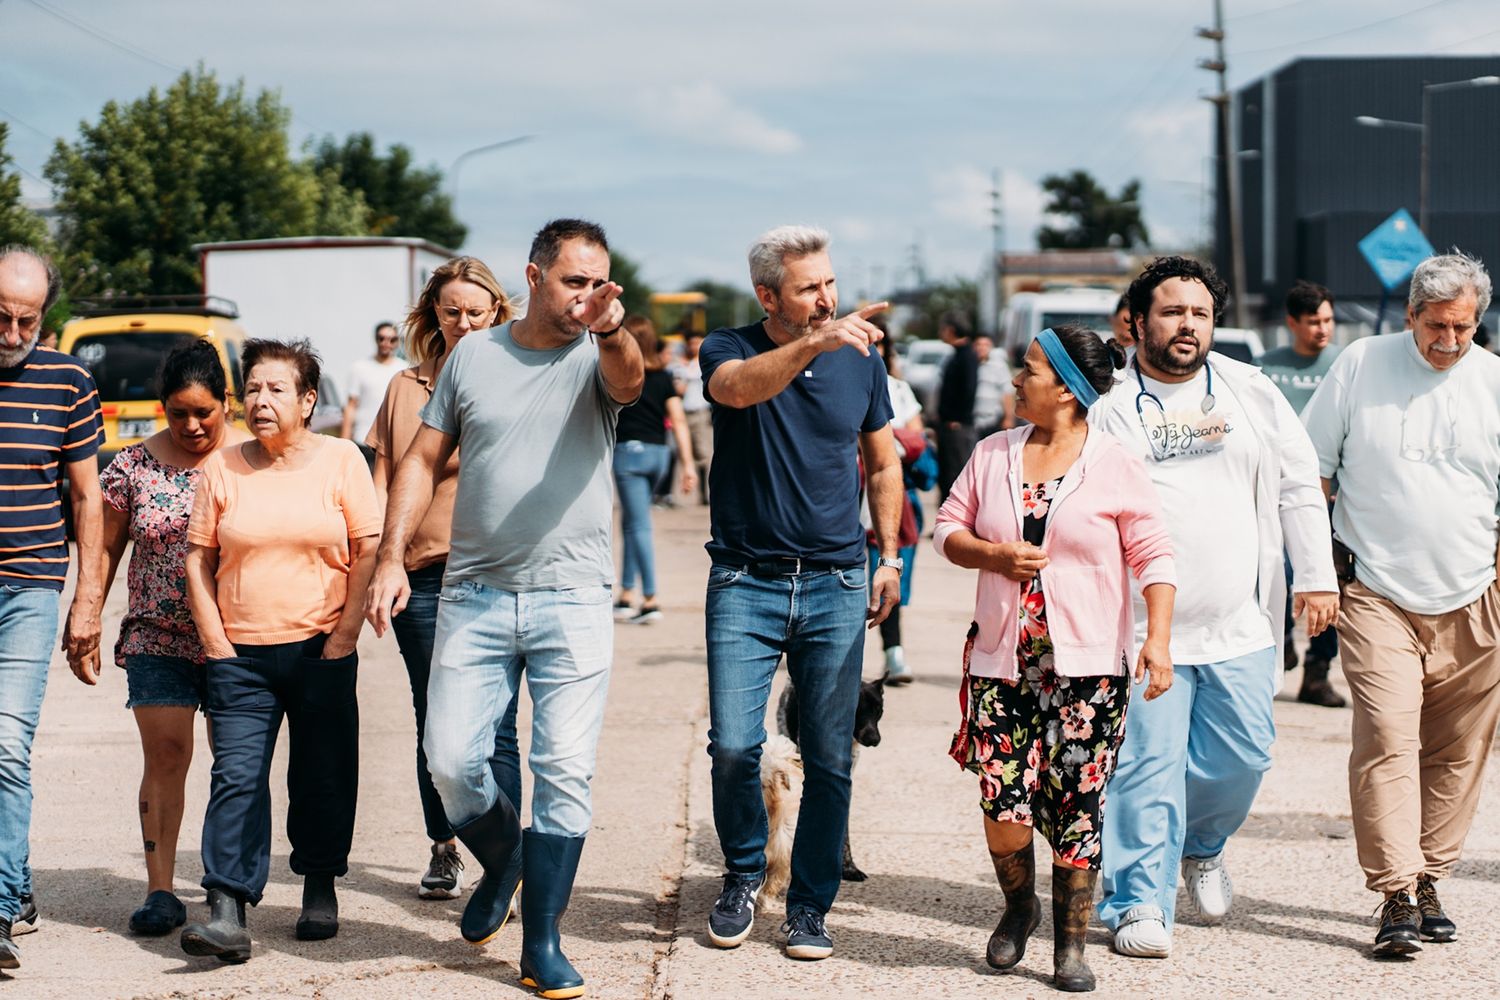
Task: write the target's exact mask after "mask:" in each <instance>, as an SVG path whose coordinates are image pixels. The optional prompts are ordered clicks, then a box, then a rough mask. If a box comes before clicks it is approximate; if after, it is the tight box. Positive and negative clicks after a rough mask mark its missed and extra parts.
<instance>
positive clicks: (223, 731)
mask: <svg viewBox="0 0 1500 1000" xmlns="http://www.w3.org/2000/svg"><path fill="white" fill-rule="evenodd" d="M325 639H326V636H324V635H323V634H321V633H319V634H317V635H314V636H312V637H311V638H308V639H303V640H301V641H298V642H280V643H275V644H272V645H264V646H261V645H254V646H252V645H244V644H239V643H236V644H235V647H234V651H235V655H234V656H232V657H230V658H228V659H223V660H209V661H208V668H207V674H208V718H209V721H211V722H212V723H213V729H212V730H211V734H212V737H213V750H214V766H213V771H212V773H211V774H210V777H209V791H208V810H207V812H206V813H205V814H204V816H203V888H205V889H223V890H225V891H228V892H230V893H233V894H234V895H236V896H239V897H240V898H242V899H244V900H245V901H246V902H248V903H250V904H251V905H252V906H254V905H257V904H259V903H260V899H261V894H262V893H263V892H264V891H265V888H266V880H267V879H268V878H269V877H270V874H271V758H272V756H273V755H274V754H275V752H276V737H277V734H278V733H279V732H280V730H281V720H282V718H283V716H284V717H285V718H286V722H287V729H288V731H289V732H288V736H289V739H288V740H287V744H288V747H287V749H288V751H289V753H288V760H287V768H286V792H287V795H286V797H287V808H286V835H287V839H288V840H290V841H291V843H292V855H291V858H290V859H288V864H289V866H290V867H291V869H292V871H293V872H295V873H296V874H298V875H334V876H342V875H345V874H347V873H348V871H349V847H350V845H351V844H352V843H353V841H354V810H355V804H356V802H357V800H358V797H359V701H358V699H357V698H356V694H355V691H356V688H357V682H358V676H359V655H358V654H357V653H350V654H349V655H348V656H341V657H339V658H337V659H333V660H325V659H323V658H322V655H323V643H324V641H325Z"/></svg>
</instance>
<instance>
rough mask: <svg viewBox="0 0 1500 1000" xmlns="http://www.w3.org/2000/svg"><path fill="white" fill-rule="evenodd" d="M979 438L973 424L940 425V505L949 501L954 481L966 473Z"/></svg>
mask: <svg viewBox="0 0 1500 1000" xmlns="http://www.w3.org/2000/svg"><path fill="white" fill-rule="evenodd" d="M977 441H978V437H977V436H976V434H975V432H974V425H973V424H956V425H952V426H950V425H949V424H948V423H946V422H945V423H942V424H939V425H938V503H939V504H942V502H943V501H944V500H947V499H948V491H949V490H950V489H952V488H953V481H954V480H955V479H957V478H958V475H959V473H961V472H963V471H964V466H965V465H967V464H968V461H969V456H970V455H972V454H973V453H974V445H975V444H976V443H977Z"/></svg>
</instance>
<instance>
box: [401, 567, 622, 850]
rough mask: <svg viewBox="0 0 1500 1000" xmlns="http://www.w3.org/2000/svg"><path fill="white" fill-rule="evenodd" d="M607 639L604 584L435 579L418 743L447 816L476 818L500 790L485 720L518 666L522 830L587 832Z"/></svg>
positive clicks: (510, 699)
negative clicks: (528, 779) (523, 721)
mask: <svg viewBox="0 0 1500 1000" xmlns="http://www.w3.org/2000/svg"><path fill="white" fill-rule="evenodd" d="M613 641H614V619H613V617H612V616H611V614H610V592H609V587H608V585H605V584H600V585H597V586H591V587H577V588H574V589H570V590H533V591H525V592H522V593H515V592H513V591H509V590H500V589H498V588H496V587H489V586H486V585H484V584H482V583H477V582H475V581H473V580H460V581H458V582H457V583H450V584H446V585H444V587H443V589H442V593H441V594H440V595H439V596H438V615H437V641H436V646H435V647H434V649H433V654H432V676H431V677H430V679H429V680H428V682H427V717H428V719H429V720H431V722H432V724H431V725H429V726H428V727H427V735H426V738H425V741H424V745H425V746H426V748H427V765H428V767H429V768H430V769H431V771H432V783H433V785H434V786H436V788H437V792H438V795H439V796H440V797H441V798H442V801H443V808H444V810H445V811H446V812H447V815H448V821H449V822H450V823H452V824H453V825H454V826H455V827H461V826H463V825H465V824H466V823H468V822H470V821H471V820H475V819H478V818H479V817H480V816H482V815H484V814H485V813H486V812H488V811H489V810H490V807H491V806H493V805H494V804H495V799H496V797H497V796H498V795H500V794H501V791H500V789H499V788H498V786H497V785H496V784H495V776H494V772H493V771H492V770H491V768H490V763H489V762H490V755H491V754H492V753H493V752H494V747H495V728H496V726H497V724H498V723H499V722H500V720H501V719H502V718H503V717H504V716H505V714H506V713H507V712H508V711H509V710H510V707H511V706H512V705H513V704H514V702H515V699H516V692H517V690H518V689H519V688H520V684H521V675H522V672H523V670H524V672H525V675H526V689H527V691H528V692H529V693H530V695H531V709H532V713H531V714H532V720H531V756H530V761H529V762H530V764H531V775H532V779H533V780H532V801H531V829H532V830H533V831H535V832H537V833H547V834H552V835H554V836H561V837H582V836H584V835H585V834H587V833H588V831H589V820H590V818H591V816H592V808H591V805H590V800H589V781H590V780H591V779H592V778H593V776H594V757H595V753H596V751H597V750H598V745H599V728H600V726H601V725H603V722H604V699H605V695H606V694H607V693H608V690H609V668H610V659H611V656H612V654H613Z"/></svg>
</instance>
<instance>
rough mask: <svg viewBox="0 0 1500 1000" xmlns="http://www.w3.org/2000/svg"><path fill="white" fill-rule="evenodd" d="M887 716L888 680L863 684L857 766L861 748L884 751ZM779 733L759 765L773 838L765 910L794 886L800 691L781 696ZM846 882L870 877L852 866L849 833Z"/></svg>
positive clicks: (856, 732)
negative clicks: (882, 727) (882, 737)
mask: <svg viewBox="0 0 1500 1000" xmlns="http://www.w3.org/2000/svg"><path fill="white" fill-rule="evenodd" d="M884 714H885V678H884V677H880V678H877V679H876V680H873V681H864V682H863V683H861V684H860V686H859V705H858V707H856V708H855V711H854V739H853V743H854V747H853V750H854V763H856V764H857V763H859V748H860V747H877V746H879V745H880V718H881V716H882V715H884ZM776 728H777V730H778V731H779V732H778V735H776V736H772V737H770V738H769V739H767V740H766V743H765V746H764V748H763V749H762V750H761V759H760V789H761V796H762V798H764V800H765V804H766V819H767V825H768V827H769V835H768V837H767V839H766V880H765V883H764V884H763V886H762V888H761V891H760V896H759V898H760V900H762V901H764V902H765V903H766V904H767V905H769V903H770V901H772V900H775V899H778V898H780V897H781V895H782V894H784V893H785V892H786V887H787V883H788V882H789V881H790V880H791V869H792V842H793V837H794V831H795V830H796V828H797V816H798V813H799V812H800V809H801V804H802V758H801V756H800V754H799V752H798V750H797V738H798V731H799V728H800V726H799V712H798V708H797V690H796V688H794V687H793V686H792V685H791V683H788V684H787V685H786V687H784V688H783V689H782V691H781V701H780V702H779V703H778V704H777V706H776ZM851 770H852V767H851ZM842 877H843V880H844V881H845V882H863V881H865V879H867V878H868V877H869V876H868V875H866V874H865V873H864V872H863V871H861V870H860V868H859V865H857V864H855V863H854V852H853V851H852V850H851V849H850V847H849V831H848V829H847V828H845V830H844V870H843V875H842Z"/></svg>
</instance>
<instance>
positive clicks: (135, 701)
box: [69, 340, 249, 935]
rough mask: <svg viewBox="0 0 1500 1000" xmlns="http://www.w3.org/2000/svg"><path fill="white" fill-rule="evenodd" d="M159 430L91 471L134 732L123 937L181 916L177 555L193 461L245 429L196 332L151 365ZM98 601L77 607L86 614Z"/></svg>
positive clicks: (194, 702) (184, 702)
mask: <svg viewBox="0 0 1500 1000" xmlns="http://www.w3.org/2000/svg"><path fill="white" fill-rule="evenodd" d="M157 386H158V393H159V396H160V398H161V404H162V411H163V413H164V414H165V416H166V419H167V426H166V429H165V430H161V431H157V432H156V434H154V435H152V436H151V437H149V438H147V439H146V440H145V441H142V442H141V443H140V444H134V445H130V446H129V447H127V448H124V449H122V450H121V451H120V453H119V454H117V455H116V456H115V458H114V461H112V462H110V464H109V465H108V466H107V467H106V468H105V470H104V471H103V472H102V473H100V475H99V486H100V489H101V491H102V492H103V494H104V542H105V545H104V548H105V560H106V563H107V565H106V566H105V577H104V579H105V585H104V590H105V593H106V594H107V593H108V591H109V587H110V585H111V584H112V583H113V582H114V577H115V572H116V571H117V570H118V569H119V566H120V560H121V558H122V557H123V556H124V554H125V546H126V544H127V543H134V548H132V550H131V553H130V567H129V569H128V570H127V571H126V586H127V589H128V591H129V605H128V607H127V609H126V612H125V618H124V620H123V621H122V622H121V623H120V639H119V641H118V642H117V643H116V644H115V663H116V664H117V665H119V666H122V667H124V668H125V676H126V686H127V690H128V700H127V701H126V702H125V707H126V708H129V709H131V710H132V711H134V713H135V722H136V728H137V729H139V730H140V734H141V749H142V751H143V752H144V754H145V770H144V772H143V774H142V775H141V789H140V801H139V808H140V816H141V838H142V841H143V847H144V849H145V853H146V901H145V903H144V904H143V905H142V906H141V907H140V908H139V909H137V910H136V911H135V912H134V913H133V914H131V917H130V930H131V932H132V933H135V934H142V935H162V934H167V933H170V932H171V931H172V929H173V928H175V927H179V926H181V925H182V923H183V922H184V921H185V920H186V917H187V910H186V908H185V907H184V906H183V904H182V901H181V900H180V899H178V898H177V895H176V893H175V892H173V885H172V879H173V873H174V869H175V868H176V862H177V831H178V829H179V828H180V827H181V825H182V808H183V788H184V785H185V784H186V781H187V772H188V765H189V764H191V763H192V759H193V716H194V713H195V712H197V710H198V709H199V708H201V707H202V706H203V696H204V675H203V669H204V668H203V647H202V645H201V644H200V643H199V641H198V631H197V629H196V628H195V627H194V625H193V618H192V615H191V614H190V613H189V611H188V603H187V586H186V578H185V577H184V575H183V562H184V559H185V558H186V556H187V548H188V546H187V523H188V515H189V514H191V513H192V510H193V496H194V491H195V489H196V488H197V484H198V475H199V466H201V465H202V464H203V462H204V461H205V460H207V458H208V456H210V455H212V454H213V453H214V452H215V451H217V450H218V449H220V448H222V447H224V446H225V445H228V444H237V443H239V442H241V441H244V440H246V439H247V438H248V437H249V435H247V434H246V433H245V432H244V431H241V430H239V429H238V428H235V427H233V426H231V425H230V423H229V414H228V409H229V406H228V387H227V380H226V378H225V374H224V366H223V364H222V363H221V362H220V360H219V354H218V352H217V351H216V350H215V349H214V347H213V345H212V344H209V343H208V342H207V341H204V340H197V341H195V342H193V343H192V344H189V345H186V346H183V347H179V348H177V349H176V350H174V351H173V352H172V353H171V354H169V355H167V357H166V360H165V361H164V362H163V363H162V366H161V370H160V371H159V372H158V373H157ZM102 605H103V598H102V597H101V599H100V604H99V605H98V606H95V607H91V608H89V609H88V610H89V613H90V614H91V615H93V617H94V621H95V622H96V623H97V622H98V620H99V616H100V614H101V613H102V610H103V607H102ZM69 665H70V666H71V667H72V668H73V673H74V674H75V675H77V677H78V679H79V680H81V681H83V682H84V683H85V684H97V683H98V681H99V665H100V659H99V650H98V648H95V649H94V651H93V652H92V653H90V654H89V655H88V656H86V657H84V658H82V659H79V660H76V661H73V662H71V663H70V664H69Z"/></svg>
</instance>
